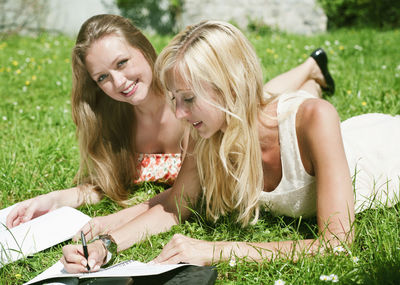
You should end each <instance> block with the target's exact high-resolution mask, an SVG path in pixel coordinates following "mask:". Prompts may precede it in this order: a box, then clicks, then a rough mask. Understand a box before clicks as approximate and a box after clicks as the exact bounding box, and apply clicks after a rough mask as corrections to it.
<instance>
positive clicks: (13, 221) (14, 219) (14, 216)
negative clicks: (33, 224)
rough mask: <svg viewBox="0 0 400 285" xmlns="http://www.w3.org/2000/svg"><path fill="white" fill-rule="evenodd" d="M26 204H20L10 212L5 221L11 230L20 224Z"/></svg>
mask: <svg viewBox="0 0 400 285" xmlns="http://www.w3.org/2000/svg"><path fill="white" fill-rule="evenodd" d="M26 207H27V205H26V202H21V203H19V204H17V205H15V207H14V208H13V209H12V210H11V211H10V213H9V214H8V216H7V219H6V226H7V227H8V228H13V227H16V226H18V225H19V224H20V223H21V222H22V217H23V216H24V215H25V211H26Z"/></svg>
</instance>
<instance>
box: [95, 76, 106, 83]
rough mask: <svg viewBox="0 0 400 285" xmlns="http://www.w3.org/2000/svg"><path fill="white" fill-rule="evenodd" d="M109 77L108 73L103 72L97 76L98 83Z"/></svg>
mask: <svg viewBox="0 0 400 285" xmlns="http://www.w3.org/2000/svg"><path fill="white" fill-rule="evenodd" d="M106 78H107V75H106V74H102V75H100V76H99V77H98V78H97V82H98V83H101V82H102V81H103V80H104V79H106Z"/></svg>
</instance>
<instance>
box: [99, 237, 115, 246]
mask: <svg viewBox="0 0 400 285" xmlns="http://www.w3.org/2000/svg"><path fill="white" fill-rule="evenodd" d="M100 239H101V241H102V242H103V243H104V246H105V247H106V248H107V249H108V248H109V247H110V245H111V242H112V241H111V239H110V236H108V235H102V236H100Z"/></svg>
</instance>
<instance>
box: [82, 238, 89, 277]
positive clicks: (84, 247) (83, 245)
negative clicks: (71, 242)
mask: <svg viewBox="0 0 400 285" xmlns="http://www.w3.org/2000/svg"><path fill="white" fill-rule="evenodd" d="M81 240H82V247H83V254H84V255H85V258H86V260H87V261H88V257H89V254H88V251H87V244H86V239H85V235H84V234H83V231H81ZM88 262H89V261H88ZM86 268H87V270H90V266H89V263H88V264H86Z"/></svg>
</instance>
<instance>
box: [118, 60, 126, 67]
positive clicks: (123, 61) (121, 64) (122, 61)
mask: <svg viewBox="0 0 400 285" xmlns="http://www.w3.org/2000/svg"><path fill="white" fill-rule="evenodd" d="M127 62H128V60H127V59H124V60H121V61H120V62H118V63H117V66H118V67H121V66H123V65H124V64H125V63H127Z"/></svg>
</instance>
